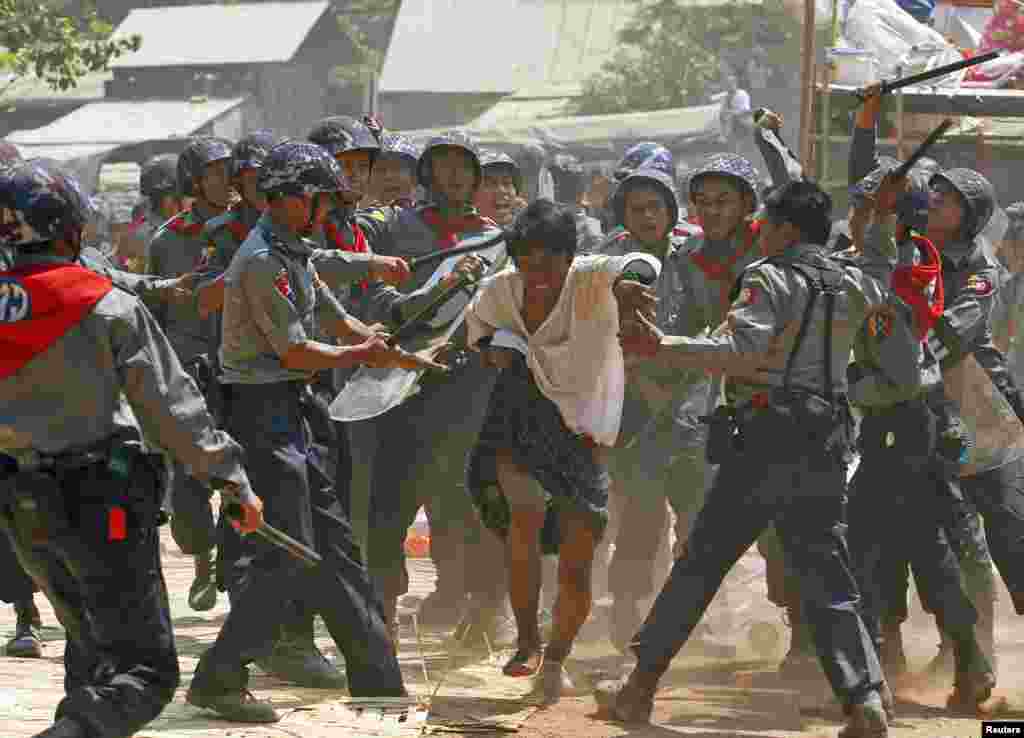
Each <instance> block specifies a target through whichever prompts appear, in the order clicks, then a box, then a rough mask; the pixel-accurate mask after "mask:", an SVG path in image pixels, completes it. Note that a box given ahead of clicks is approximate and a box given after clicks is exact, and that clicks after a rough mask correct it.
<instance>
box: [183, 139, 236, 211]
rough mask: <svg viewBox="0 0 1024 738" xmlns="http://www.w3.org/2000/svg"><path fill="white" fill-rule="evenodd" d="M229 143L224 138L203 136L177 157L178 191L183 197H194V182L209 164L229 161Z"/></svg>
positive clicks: (230, 156)
mask: <svg viewBox="0 0 1024 738" xmlns="http://www.w3.org/2000/svg"><path fill="white" fill-rule="evenodd" d="M231 148H232V146H231V142H230V141H228V140H227V139H225V138H217V137H215V136H203V137H202V138H196V139H193V140H192V142H191V143H190V144H189V145H188V146H187V147H185V150H184V151H182V152H181V156H179V157H178V191H179V192H180V193H181V194H182V195H183V196H185V197H189V196H192V195H195V181H196V180H197V179H198V178H200V177H202V176H203V172H204V170H205V169H206V167H208V166H209V165H210V164H215V163H216V162H218V161H231V158H232V154H231Z"/></svg>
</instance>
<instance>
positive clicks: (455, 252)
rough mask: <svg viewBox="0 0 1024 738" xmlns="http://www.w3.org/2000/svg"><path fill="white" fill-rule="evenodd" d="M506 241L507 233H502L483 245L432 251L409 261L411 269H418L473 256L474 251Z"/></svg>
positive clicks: (467, 245)
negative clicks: (427, 265)
mask: <svg viewBox="0 0 1024 738" xmlns="http://www.w3.org/2000/svg"><path fill="white" fill-rule="evenodd" d="M504 240H505V231H502V232H501V233H499V234H498V235H497V236H492V237H491V238H488V239H487V240H486V241H484V242H483V243H468V244H466V245H465V246H456V247H455V248H451V249H440V250H438V251H431V252H430V253H429V254H424V255H423V256H417V257H415V258H414V259H410V260H409V268H410V269H418V268H419V267H421V266H423V265H424V264H429V263H430V262H432V261H442V260H444V259H447V258H448V257H449V256H461V255H462V254H471V253H473V252H474V251H483V250H484V249H489V248H491V246H497V245H498V244H499V243H501V242H502V241H504Z"/></svg>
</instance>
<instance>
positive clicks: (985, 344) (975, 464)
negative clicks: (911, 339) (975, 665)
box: [927, 169, 1024, 672]
mask: <svg viewBox="0 0 1024 738" xmlns="http://www.w3.org/2000/svg"><path fill="white" fill-rule="evenodd" d="M930 185H931V188H932V193H931V202H930V208H929V212H928V232H927V236H928V238H929V239H930V240H931V241H932V242H933V243H934V244H935V246H936V247H937V248H938V249H939V252H940V253H941V254H942V279H943V284H944V288H945V298H946V304H945V309H944V311H943V313H942V316H941V317H940V318H939V319H938V320H937V321H936V323H935V326H934V327H933V328H932V330H931V331H930V332H929V334H928V344H929V346H930V347H931V349H932V351H933V352H934V354H935V356H936V358H937V359H939V361H940V366H941V367H942V372H943V377H944V380H945V386H946V389H947V392H949V393H951V394H954V395H956V397H954V399H955V400H956V401H957V402H958V403H959V404H960V406H961V408H962V412H963V416H964V420H965V421H966V422H967V424H968V426H969V427H970V429H971V431H972V433H973V435H974V439H975V445H974V447H973V448H972V449H971V458H970V459H969V461H968V463H967V464H966V465H965V466H964V467H963V468H962V469H961V471H960V484H961V488H962V490H963V496H964V500H965V503H966V504H965V505H964V506H963V508H962V510H961V514H960V515H959V516H958V518H957V520H956V521H954V523H953V527H954V528H958V529H959V531H960V532H959V535H958V540H957V541H956V544H957V545H959V546H960V548H961V550H960V560H961V567H962V568H963V569H964V571H965V574H966V575H967V576H968V583H969V586H970V587H971V588H972V592H971V594H972V599H973V600H974V604H975V607H976V608H977V609H978V614H979V631H980V633H979V637H980V639H981V642H982V648H983V649H985V650H986V655H987V656H988V657H989V661H990V662H992V663H993V665H994V664H995V662H994V658H995V654H994V643H992V636H991V635H990V634H991V633H992V629H991V627H990V626H989V625H988V623H989V622H993V621H994V609H995V598H996V591H995V586H994V582H992V583H989V582H990V581H991V580H990V578H986V577H985V576H984V572H986V571H987V572H988V573H989V574H990V573H991V561H990V560H989V559H988V556H987V553H988V551H987V550H985V547H984V541H985V537H987V543H988V549H989V550H990V551H991V559H992V560H994V561H995V564H996V567H997V568H998V569H999V573H1000V575H1001V576H1002V578H1003V582H1004V583H1005V584H1006V588H1007V589H1008V590H1009V592H1010V597H1011V599H1012V600H1013V603H1014V609H1015V610H1016V611H1017V613H1018V614H1024V571H1022V569H1021V567H1020V566H1019V564H1017V563H1015V562H1018V561H1020V558H1021V556H1022V555H1024V512H1022V511H1024V489H1022V486H1021V484H1020V479H1021V478H1022V477H1024V428H1022V427H1021V423H1020V422H1019V420H1018V419H1019V418H1022V417H1024V402H1022V398H1021V393H1020V391H1019V390H1018V388H1017V387H1016V384H1015V383H1014V381H1013V377H1012V376H1011V375H1010V372H1009V370H1008V368H1007V366H1006V359H1005V357H1004V356H1003V354H1002V353H1000V352H999V350H998V349H996V347H995V345H994V343H993V341H992V327H991V313H992V306H993V303H994V302H995V299H996V295H997V294H998V284H999V276H998V263H997V262H996V260H995V258H994V256H992V255H991V254H989V253H987V251H986V241H985V238H984V236H982V231H983V230H984V229H985V227H986V226H987V225H988V222H989V220H990V219H991V217H992V214H993V212H994V211H995V207H996V200H995V191H994V189H993V187H992V184H991V183H990V182H989V181H988V180H987V179H985V177H984V176H982V175H981V174H979V173H978V172H975V171H973V170H971V169H951V170H948V171H945V172H940V173H938V174H935V175H933V176H932V177H931V180H930ZM993 388H994V389H995V390H997V392H993V391H992V390H993ZM1014 415H1016V418H1014V417H1013V416H1014ZM978 512H980V513H981V516H982V517H983V518H984V523H985V529H984V533H983V532H982V530H981V524H980V520H978V518H977V513H978ZM972 569H973V570H976V571H977V573H976V574H974V575H971V574H970V570H972ZM979 590H981V591H979ZM944 641H945V642H944V643H943V646H942V647H941V648H940V653H939V655H938V657H937V659H936V661H935V662H934V663H933V664H932V665H931V667H932V668H931V670H932V671H933V672H934V671H937V670H939V669H940V668H943V664H946V665H949V664H950V662H951V661H952V659H951V658H950V657H951V656H952V643H949V642H948V639H944Z"/></svg>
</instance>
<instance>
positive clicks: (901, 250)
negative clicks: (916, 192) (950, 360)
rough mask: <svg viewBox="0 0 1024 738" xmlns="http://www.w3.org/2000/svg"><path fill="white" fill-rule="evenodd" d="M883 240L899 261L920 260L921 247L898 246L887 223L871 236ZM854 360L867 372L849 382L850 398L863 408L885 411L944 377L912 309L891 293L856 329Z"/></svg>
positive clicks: (910, 263)
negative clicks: (909, 356) (909, 357)
mask: <svg viewBox="0 0 1024 738" xmlns="http://www.w3.org/2000/svg"><path fill="white" fill-rule="evenodd" d="M872 233H874V234H877V236H876V237H880V238H884V239H885V240H887V241H888V242H889V243H890V244H891V251H892V252H893V253H898V254H899V256H898V263H899V264H900V265H907V266H910V265H913V264H915V263H917V262H918V261H919V259H918V251H917V246H916V245H915V244H914V242H913V241H906V242H904V243H902V244H900V245H899V247H897V246H896V243H895V239H894V238H893V236H892V230H891V228H889V227H887V226H886V227H881V228H877V229H876V228H874V227H873V228H872V229H871V230H870V231H869V237H870V235H871V234H872ZM908 350H910V351H913V352H914V353H915V354H916V355H917V356H918V361H917V365H916V366H910V365H908V364H907V363H906V362H905V361H904V357H905V356H906V352H907V351H908ZM853 355H854V359H855V360H856V361H857V364H858V366H860V367H861V368H862V369H863V370H864V371H863V376H862V377H861V378H860V379H858V380H857V381H856V382H855V383H853V384H851V385H850V388H849V391H848V395H849V398H850V402H851V403H852V404H853V405H856V406H858V407H861V408H875V409H882V408H887V407H891V406H893V405H896V404H897V403H900V402H904V401H906V400H909V399H911V398H913V397H916V396H918V395H919V394H921V393H922V392H923V391H926V390H927V389H929V388H931V387H934V386H936V385H938V384H939V383H940V382H941V381H942V376H941V373H940V372H939V368H938V362H937V361H936V360H935V357H934V356H933V355H932V353H931V351H929V350H928V348H927V344H925V343H924V342H922V341H921V340H920V339H919V338H918V335H917V333H916V331H915V328H914V318H913V315H912V314H911V312H910V308H909V307H908V306H907V305H905V304H904V303H903V302H902V300H899V299H898V298H897V297H896V296H895V295H891V297H890V300H889V302H888V303H887V304H886V305H884V306H882V307H880V308H874V309H872V311H871V312H870V313H869V315H868V317H867V320H865V321H864V323H863V324H862V325H861V326H860V329H859V330H858V331H857V337H856V340H855V342H854V347H853Z"/></svg>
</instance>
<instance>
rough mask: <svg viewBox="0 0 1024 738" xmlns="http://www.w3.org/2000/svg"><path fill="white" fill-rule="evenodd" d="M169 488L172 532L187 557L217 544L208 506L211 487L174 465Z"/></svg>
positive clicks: (181, 467) (197, 554) (211, 510)
mask: <svg viewBox="0 0 1024 738" xmlns="http://www.w3.org/2000/svg"><path fill="white" fill-rule="evenodd" d="M172 485H173V486H172V487H171V504H172V508H173V514H172V515H171V535H172V536H173V537H174V542H175V543H177V544H178V548H180V549H181V552H182V553H183V554H185V555H186V556H199V555H202V554H207V553H209V552H210V551H212V550H213V548H214V546H216V545H217V530H216V524H215V523H214V519H213V508H212V507H210V490H209V489H208V488H206V487H205V486H204V485H202V484H201V483H200V482H199V481H198V480H196V479H193V478H192V477H190V476H189V475H188V474H187V473H186V471H185V467H183V466H182V465H181V464H175V465H174V478H173V481H172Z"/></svg>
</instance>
